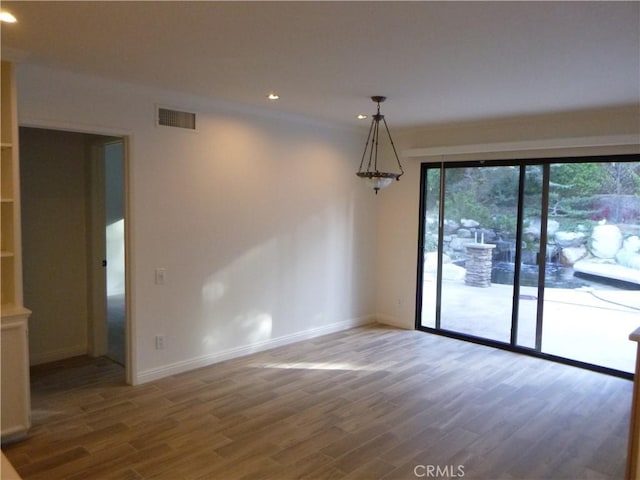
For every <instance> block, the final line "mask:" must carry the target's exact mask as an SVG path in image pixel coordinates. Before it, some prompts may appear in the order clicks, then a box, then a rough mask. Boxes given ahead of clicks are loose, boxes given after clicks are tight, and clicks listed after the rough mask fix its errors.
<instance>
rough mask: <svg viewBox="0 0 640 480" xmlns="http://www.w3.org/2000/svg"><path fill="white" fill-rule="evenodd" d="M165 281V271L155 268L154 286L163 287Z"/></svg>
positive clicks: (164, 269)
mask: <svg viewBox="0 0 640 480" xmlns="http://www.w3.org/2000/svg"><path fill="white" fill-rule="evenodd" d="M166 280H167V269H166V268H156V285H164V284H165V282H166Z"/></svg>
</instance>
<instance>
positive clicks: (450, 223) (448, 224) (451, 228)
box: [443, 219, 460, 233]
mask: <svg viewBox="0 0 640 480" xmlns="http://www.w3.org/2000/svg"><path fill="white" fill-rule="evenodd" d="M459 228H460V224H459V223H458V222H456V221H455V220H446V219H445V221H444V225H443V229H444V233H454V232H455V231H456V230H458V229H459Z"/></svg>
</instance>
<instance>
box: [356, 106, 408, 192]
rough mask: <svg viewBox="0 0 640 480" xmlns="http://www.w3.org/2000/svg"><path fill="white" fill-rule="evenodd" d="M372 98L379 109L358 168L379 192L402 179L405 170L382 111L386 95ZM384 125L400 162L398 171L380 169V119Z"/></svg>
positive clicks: (396, 158)
mask: <svg viewBox="0 0 640 480" xmlns="http://www.w3.org/2000/svg"><path fill="white" fill-rule="evenodd" d="M371 100H372V101H373V102H374V103H377V104H378V111H377V113H376V114H375V115H373V119H372V120H371V127H369V135H368V136H367V143H366V144H365V146H364V153H363V154H362V160H361V161H360V168H359V169H358V173H356V175H358V176H359V177H360V178H363V179H364V180H366V181H367V183H368V184H369V186H370V187H371V188H373V190H374V191H375V192H376V195H377V194H378V190H380V189H381V188H385V187H388V186H389V185H391V183H393V180H400V177H401V176H402V174H404V170H403V169H402V165H401V164H400V159H399V158H398V152H396V147H395V145H394V144H393V139H392V138H391V133H390V132H389V127H388V126H387V121H386V120H385V119H384V115H382V114H381V113H380V103H382V102H384V101H385V100H386V97H382V96H375V97H371ZM381 120H382V123H383V125H384V129H385V130H386V132H387V137H388V138H389V143H390V144H391V149H392V150H393V155H394V157H395V160H396V163H397V164H398V171H397V172H385V171H380V170H378V145H379V140H380V138H379V137H380V121H381Z"/></svg>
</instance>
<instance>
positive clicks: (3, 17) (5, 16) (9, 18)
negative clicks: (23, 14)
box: [0, 11, 18, 23]
mask: <svg viewBox="0 0 640 480" xmlns="http://www.w3.org/2000/svg"><path fill="white" fill-rule="evenodd" d="M17 21H18V20H16V17H14V16H13V15H11V14H10V13H9V12H6V11H2V12H0V22H5V23H16V22H17Z"/></svg>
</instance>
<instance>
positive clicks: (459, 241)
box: [449, 237, 469, 252]
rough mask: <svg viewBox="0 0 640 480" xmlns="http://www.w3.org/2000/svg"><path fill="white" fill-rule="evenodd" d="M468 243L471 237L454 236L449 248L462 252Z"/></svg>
mask: <svg viewBox="0 0 640 480" xmlns="http://www.w3.org/2000/svg"><path fill="white" fill-rule="evenodd" d="M467 243H469V239H467V238H459V237H454V238H453V239H452V240H451V243H450V244H449V248H451V249H452V250H456V251H458V252H461V251H464V250H465V245H466V244H467Z"/></svg>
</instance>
